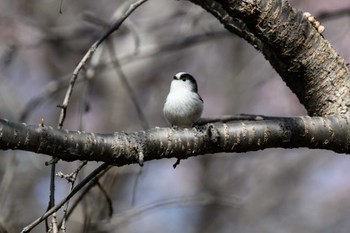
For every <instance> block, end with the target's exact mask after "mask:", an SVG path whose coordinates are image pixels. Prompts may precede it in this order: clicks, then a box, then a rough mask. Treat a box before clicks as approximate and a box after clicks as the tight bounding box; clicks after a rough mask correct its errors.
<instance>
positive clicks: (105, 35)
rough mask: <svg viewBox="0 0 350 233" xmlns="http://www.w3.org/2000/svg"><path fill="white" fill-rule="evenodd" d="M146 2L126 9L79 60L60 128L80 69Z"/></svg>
mask: <svg viewBox="0 0 350 233" xmlns="http://www.w3.org/2000/svg"><path fill="white" fill-rule="evenodd" d="M145 2H147V0H139V1H137V2H135V3H133V4H131V5H130V6H129V8H128V9H127V10H126V11H125V13H124V14H123V15H122V17H120V18H119V20H117V21H116V22H115V23H114V24H113V25H112V26H111V27H110V28H108V29H107V30H106V31H105V32H104V33H103V34H102V36H101V37H100V38H99V39H98V40H97V41H96V42H95V43H94V44H93V45H92V46H91V47H90V49H89V50H88V52H87V53H86V54H85V56H84V57H83V59H82V60H81V61H80V62H79V64H78V66H77V67H76V68H75V69H74V71H73V74H72V77H71V79H70V85H69V87H68V90H67V92H66V96H65V98H64V100H63V103H62V105H60V106H59V107H60V108H61V114H60V117H59V127H60V128H61V127H62V126H63V122H64V119H65V118H66V112H67V107H68V103H69V100H70V97H71V95H72V92H73V88H74V84H75V81H76V80H77V78H78V74H79V72H80V70H81V69H82V68H83V67H84V65H85V64H86V63H87V62H88V61H89V60H90V58H91V56H92V55H93V54H94V52H95V51H96V49H97V48H98V46H99V45H100V44H101V43H102V42H103V41H104V40H106V39H107V38H108V37H109V36H110V35H111V34H112V33H113V32H114V31H116V30H118V28H119V27H120V25H121V24H122V23H123V22H124V21H125V19H127V18H128V17H129V15H130V14H131V13H132V12H133V11H134V10H136V9H137V8H138V7H139V6H140V5H142V4H143V3H145Z"/></svg>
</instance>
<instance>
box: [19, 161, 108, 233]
mask: <svg viewBox="0 0 350 233" xmlns="http://www.w3.org/2000/svg"><path fill="white" fill-rule="evenodd" d="M108 166H109V164H107V163H103V164H102V165H100V166H99V167H98V168H96V169H95V170H94V171H92V172H91V173H90V174H89V175H88V176H87V177H86V178H85V179H83V180H82V181H81V182H80V183H79V184H78V185H77V186H75V188H73V190H72V192H70V193H69V194H68V195H67V196H66V197H65V198H63V199H62V200H61V201H60V202H59V203H58V204H57V205H55V206H54V207H52V208H51V209H50V210H48V211H46V213H45V214H43V215H42V216H41V217H40V218H38V219H36V220H34V221H33V222H32V223H31V224H29V225H28V226H26V227H25V228H23V230H22V231H21V233H25V232H30V231H31V230H32V229H33V228H34V227H35V226H37V225H38V224H39V223H41V222H42V221H44V219H46V218H47V217H49V216H50V215H51V214H53V213H54V212H56V211H57V210H58V209H60V208H61V207H62V206H63V205H64V204H65V203H66V202H67V201H69V200H70V199H71V198H72V197H73V196H74V195H75V194H76V193H77V192H78V191H79V190H80V189H82V188H83V187H84V186H85V185H86V184H87V183H89V182H90V181H91V180H92V179H93V178H94V177H96V176H97V175H98V174H99V173H101V172H102V171H103V170H105V169H107V168H108Z"/></svg>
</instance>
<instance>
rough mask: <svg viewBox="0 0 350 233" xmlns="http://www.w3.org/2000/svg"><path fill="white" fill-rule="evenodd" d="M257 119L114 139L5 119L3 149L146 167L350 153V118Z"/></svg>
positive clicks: (0, 145) (113, 136)
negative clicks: (220, 156)
mask: <svg viewBox="0 0 350 233" xmlns="http://www.w3.org/2000/svg"><path fill="white" fill-rule="evenodd" d="M257 119H258V120H257V121H251V120H250V121H241V122H231V123H217V124H207V125H204V126H197V127H194V128H185V129H174V128H158V127H157V128H153V129H149V130H147V131H139V132H134V133H124V132H121V133H119V132H115V133H113V134H95V133H86V132H81V131H68V130H60V129H54V128H53V127H47V126H27V125H26V124H19V123H13V122H9V121H7V120H0V149H2V150H8V149H17V150H26V151H32V152H35V153H43V154H47V155H50V156H54V157H57V158H60V159H63V160H66V161H73V160H88V161H104V162H107V163H109V164H113V165H116V166H123V165H127V164H132V163H140V160H144V161H148V160H154V159H163V158H179V159H185V158H188V157H191V156H196V155H203V154H208V153H219V152H247V151H256V150H262V149H266V148H299V147H307V148H313V149H327V150H332V151H335V152H339V153H350V133H349V132H350V131H349V127H350V126H349V122H350V116H347V115H342V116H328V117H295V118H277V117H276V118H271V117H270V118H268V119H266V120H259V118H257Z"/></svg>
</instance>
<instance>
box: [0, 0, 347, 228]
mask: <svg viewBox="0 0 350 233" xmlns="http://www.w3.org/2000/svg"><path fill="white" fill-rule="evenodd" d="M146 2H147V0H139V1H121V2H120V3H119V4H121V6H120V5H119V4H117V3H114V2H112V1H106V3H105V5H104V4H100V3H96V2H94V1H81V2H79V3H66V2H62V3H63V5H62V7H63V9H62V12H61V10H59V9H57V8H58V7H57V5H55V6H54V7H53V6H50V4H52V3H45V4H44V3H42V2H39V1H34V0H33V1H29V2H26V3H21V2H14V3H6V2H2V3H1V4H3V7H2V9H7V12H6V11H3V12H1V14H2V15H1V17H2V18H3V20H2V21H1V22H2V23H0V24H1V25H0V31H1V32H2V36H1V37H2V39H3V42H2V43H1V55H2V56H1V62H2V63H1V79H0V80H1V86H0V90H1V94H0V98H1V105H0V110H1V113H2V116H0V117H1V118H5V117H6V118H9V119H10V121H8V120H0V148H1V149H3V150H8V149H20V150H25V151H33V152H36V153H43V154H46V155H49V156H52V159H51V160H50V161H47V162H46V165H49V166H50V174H47V171H46V169H45V168H43V166H42V160H41V159H43V158H38V157H37V156H33V157H32V158H28V155H29V153H25V152H22V151H21V152H19V151H16V152H14V153H11V152H5V151H4V152H3V153H2V155H3V156H2V157H1V158H0V160H1V161H2V164H4V165H2V166H1V168H0V177H1V178H2V179H1V186H0V191H1V198H0V206H1V208H0V216H3V217H2V218H3V219H4V220H2V221H0V227H1V229H2V228H3V229H4V230H2V231H4V232H6V230H5V229H12V228H13V229H14V231H19V230H20V229H21V228H23V227H24V226H26V225H27V227H25V228H24V229H23V232H29V231H32V230H33V231H34V230H36V229H38V232H42V231H44V229H45V231H46V232H49V231H52V232H66V231H68V232H76V231H82V232H117V231H120V230H121V229H123V230H126V229H128V230H129V231H135V232H139V231H140V229H141V227H142V229H143V231H166V232H178V231H188V232H192V231H193V232H198V231H199V232H212V231H213V232H218V231H220V232H232V230H233V229H235V231H237V232H247V231H248V232H261V231H267V232H281V230H283V231H285V232H296V231H297V232H310V231H316V232H319V231H320V229H322V230H323V231H324V232H328V231H329V232H335V231H336V232H345V231H344V229H348V226H347V225H348V224H347V221H345V219H346V217H347V213H348V212H349V211H346V207H344V205H343V204H342V203H344V201H345V202H346V200H348V198H349V195H347V194H348V193H347V192H348V191H350V186H349V185H347V186H346V187H347V188H345V189H344V188H343V190H345V191H342V190H337V194H336V195H335V194H333V193H332V191H334V190H333V189H332V190H331V193H332V194H333V196H330V197H329V199H327V198H324V197H323V196H322V198H321V196H318V197H317V198H315V194H316V193H317V194H319V193H320V192H317V191H314V192H315V193H312V192H310V190H313V187H312V185H311V184H312V183H313V180H312V179H311V180H308V179H306V178H305V177H307V174H309V176H311V177H313V176H314V179H315V180H317V179H316V178H317V175H318V172H319V171H323V170H324V169H317V168H316V164H317V161H318V160H316V158H315V157H308V156H305V153H313V151H307V150H305V151H303V150H301V149H298V150H295V151H290V152H286V151H284V150H278V149H275V150H274V152H271V151H267V152H266V150H265V151H264V152H259V154H261V155H262V154H264V155H265V156H261V157H260V156H259V157H260V158H257V157H254V156H252V155H251V156H250V157H251V160H249V161H248V160H247V158H242V157H239V156H237V158H236V159H235V160H231V159H234V158H232V157H226V156H224V155H220V156H219V157H223V158H225V159H224V160H225V161H227V162H225V161H218V160H214V158H213V157H217V156H211V157H210V159H209V158H208V157H204V158H198V161H197V162H193V161H192V162H191V164H190V165H188V163H187V162H190V161H185V162H182V163H181V164H180V165H179V161H180V159H187V158H188V157H191V156H195V155H203V154H209V153H219V152H249V151H255V150H261V149H266V148H299V147H308V148H314V149H328V150H332V151H334V152H340V153H350V151H349V149H350V147H349V145H350V143H349V133H348V132H349V123H348V122H349V120H350V119H349V116H348V111H349V107H350V104H349V103H350V95H349V88H350V82H349V78H350V73H349V68H348V64H347V63H346V62H345V59H344V58H343V57H342V56H340V55H339V54H338V53H337V52H336V50H335V49H334V48H333V47H332V46H331V44H330V42H329V41H328V40H327V39H326V38H325V37H324V35H326V34H325V33H326V32H327V31H326V32H324V26H323V25H321V23H320V22H319V21H317V19H322V20H326V19H329V20H334V19H336V20H341V19H342V18H347V17H349V10H347V9H341V10H337V9H336V8H335V7H338V8H339V9H340V7H342V8H344V7H348V8H350V6H349V5H347V3H346V1H345V0H344V1H337V2H336V3H333V4H332V7H334V9H331V10H329V9H328V11H327V12H326V11H325V12H323V13H319V14H318V17H317V19H316V18H314V16H312V15H311V14H308V13H307V14H305V13H303V12H302V11H300V10H296V9H295V8H293V7H291V6H290V5H289V2H287V1H283V0H278V1H272V0H260V1H256V0H255V1H253V0H244V1H241V0H239V1H237V0H235V1H234V0H216V1H213V0H204V1H197V0H192V1H190V2H170V1H166V2H165V1H148V2H147V4H144V3H146ZM152 2H153V3H152ZM191 2H192V3H195V4H197V5H199V6H201V7H202V8H204V9H205V10H206V11H208V12H209V13H210V14H205V13H203V11H202V10H201V9H200V8H198V7H194V5H193V4H192V3H191ZM294 3H295V4H296V5H298V4H302V3H300V2H297V1H295V2H294ZM303 3H304V4H305V2H303ZM70 4H71V5H70ZM73 4H76V5H73ZM116 4H117V5H116ZM143 4H144V5H143ZM322 4H325V6H327V7H329V8H330V6H329V5H327V4H326V3H322V2H318V5H317V7H320V6H322ZM141 5H142V7H144V8H143V10H141V9H138V10H137V11H135V10H136V9H137V8H139V7H141ZM106 6H108V7H106ZM111 6H115V7H111ZM310 6H313V5H312V4H311V3H310ZM68 7H69V8H68ZM304 7H305V6H304ZM317 7H309V8H310V11H311V10H313V11H320V9H317ZM67 8H68V9H67ZM306 8H307V7H306ZM114 9H117V10H114ZM159 9H162V11H160V10H159ZM82 10H85V11H86V12H85V13H84V14H83V18H84V20H85V22H88V23H89V24H88V25H86V24H84V25H82V24H80V23H77V22H78V21H77V19H76V16H77V12H79V11H82ZM13 12H15V13H16V14H12V13H13ZM58 12H61V14H62V15H63V16H65V17H62V15H60V16H58ZM13 15H16V17H13ZM100 15H113V16H112V17H111V19H104V18H103V17H100ZM212 16H214V17H215V18H216V19H217V20H218V21H220V22H221V23H222V24H223V25H224V27H225V28H226V29H227V31H225V30H222V29H221V27H222V26H220V25H219V24H218V23H217V20H213V17H212ZM322 24H324V23H323V22H322ZM339 24H340V23H339V22H335V23H334V25H339ZM326 28H327V30H328V28H331V30H333V31H336V30H338V29H339V28H337V27H328V26H327V25H326ZM341 28H349V27H348V26H347V25H346V26H344V27H341ZM116 31H117V32H116ZM228 31H229V32H231V33H233V34H235V35H237V36H239V37H241V38H243V39H244V40H245V41H247V42H248V43H250V44H251V45H252V46H253V47H254V48H255V49H256V50H258V51H260V52H261V53H262V54H263V56H264V57H265V58H266V60H267V61H268V62H269V63H270V64H271V65H272V67H273V68H274V69H275V71H277V73H278V74H279V76H280V77H281V79H282V80H283V81H284V82H285V83H286V84H287V86H288V87H289V89H290V90H291V91H292V92H293V93H294V94H295V96H296V97H297V99H296V98H295V96H293V95H292V94H291V93H292V92H288V89H287V88H285V87H283V83H282V82H280V83H279V84H277V86H278V88H275V85H276V84H275V82H276V79H269V78H267V77H269V76H273V75H274V74H271V73H270V71H267V72H265V71H264V70H265V69H266V68H264V66H263V65H261V64H262V63H261V62H262V61H263V59H261V58H262V57H261V56H258V58H257V59H251V56H252V55H249V54H250V53H252V54H253V53H254V52H253V51H249V48H248V47H244V46H245V45H244V44H242V41H240V40H238V38H237V37H234V36H232V35H233V34H231V33H228ZM114 32H116V33H114ZM348 37H349V33H348V32H347V31H345V32H344V34H342V35H341V38H348ZM218 41H221V42H218ZM344 41H346V39H344ZM333 42H334V41H333ZM334 44H335V46H336V45H337V46H339V45H338V44H337V43H334ZM90 45H92V46H91V47H90ZM212 46H215V48H216V49H212V48H211V47H212ZM88 47H90V49H88ZM340 47H341V46H340ZM344 47H345V48H346V49H348V46H347V44H346V43H345V44H344ZM218 48H220V49H218ZM217 49H218V50H219V51H218V52H214V51H216V50H217ZM86 51H87V52H86ZM247 51H248V52H247ZM342 52H343V54H342V55H343V56H344V57H347V56H349V54H350V53H349V51H348V50H346V51H345V50H344V51H342ZM172 53H175V55H171V54H172ZM84 54H85V55H84ZM33 57H34V58H35V59H33ZM79 59H81V61H80V62H79V63H78V64H77V61H78V60H79ZM74 64H77V65H76V66H75V65H74ZM74 66H75V68H74ZM242 67H245V68H244V69H243V68H242ZM184 68H186V70H189V72H190V73H193V74H194V75H195V76H196V77H208V78H207V79H206V80H203V79H201V78H197V80H198V81H199V85H200V92H201V95H202V96H203V98H204V101H205V112H204V114H205V115H206V116H208V117H205V118H203V119H202V120H201V122H199V125H197V126H196V127H194V128H192V129H174V128H159V127H154V126H155V125H159V124H163V125H165V124H164V120H163V118H162V114H161V112H162V111H161V108H162V104H163V101H162V100H164V99H165V96H166V93H167V91H168V85H169V82H170V81H169V78H167V79H166V80H164V79H162V77H171V75H173V74H174V73H175V72H177V71H179V69H181V70H182V69H184ZM72 70H73V73H72V75H66V73H71V71H72ZM263 71H264V72H263ZM60 76H62V77H61V78H58V77H60ZM23 77H25V78H23ZM116 77H117V78H116ZM209 77H213V78H209ZM232 77H235V78H234V79H232ZM243 78H244V79H245V80H246V81H245V82H242V79H243ZM259 79H260V80H259ZM201 83H203V84H202V85H204V86H205V87H204V88H201ZM281 84H282V85H281ZM44 86H46V87H44ZM244 86H247V87H249V88H244ZM264 86H265V87H266V88H267V89H264ZM272 88H273V89H274V91H273V92H275V93H276V95H275V96H274V97H272V98H271V99H272V100H273V102H272V106H273V107H265V105H264V104H266V102H265V103H263V102H261V97H262V96H263V97H265V99H269V95H270V94H271V90H270V89H272ZM65 90H66V92H65V94H64V91H65ZM259 93H262V94H260V95H259ZM282 93H283V94H282ZM286 93H287V94H286ZM62 98H63V102H62V104H57V103H58V100H59V99H62ZM277 98H278V99H277ZM262 99H264V98H262ZM276 99H277V100H276ZM298 100H299V102H300V103H301V104H302V105H303V106H304V107H305V109H306V111H307V114H308V115H309V116H303V117H291V116H292V115H306V113H305V110H304V109H302V108H301V107H299V105H298ZM284 101H285V103H284ZM277 102H278V103H277ZM55 106H57V107H58V108H57V109H55ZM249 106H250V107H249ZM261 106H263V107H261ZM300 106H301V105H300ZM48 108H49V109H48ZM250 109H252V111H249V110H250ZM57 110H59V112H57ZM240 111H246V112H250V113H251V114H259V115H245V114H243V115H232V112H234V113H237V112H240ZM74 112H76V113H77V114H74ZM228 113H229V116H227V115H228ZM276 113H277V114H279V115H284V116H285V117H272V116H263V115H260V114H265V115H275V114H276ZM57 114H59V119H58V123H57V122H55V120H54V119H55V116H57ZM213 115H215V116H220V115H225V116H223V117H216V118H213V117H212V116H213ZM286 116H288V117H286ZM16 122H27V124H21V123H16ZM136 122H140V125H141V128H142V131H140V128H139V126H138V125H137V124H136ZM160 122H162V123H160ZM49 125H57V128H54V127H50V126H49ZM63 126H65V128H69V129H70V130H72V131H68V130H63V129H62V128H63ZM73 130H80V131H73ZM82 130H84V131H88V132H97V131H98V132H101V133H85V132H82ZM123 130H125V131H127V133H125V132H123ZM133 131H134V133H132V132H133ZM112 132H115V133H112ZM315 151H316V152H315V153H316V154H317V153H320V152H318V151H317V150H315ZM302 153H304V155H303V154H302ZM19 154H21V155H22V154H23V155H26V156H18V155H19ZM248 154H249V153H248ZM248 154H247V155H248ZM274 154H276V156H274ZM281 154H290V156H288V155H287V156H285V158H281V157H283V156H280V155H281ZM296 154H298V155H301V156H296V157H297V158H296V157H295V155H296ZM325 156H327V155H325ZM317 157H318V156H317ZM162 158H176V159H177V162H176V163H175V164H174V167H176V169H175V172H176V173H177V174H176V175H177V176H178V177H176V176H175V177H171V178H170V173H172V172H170V171H169V169H170V167H169V166H166V163H163V164H159V163H157V162H155V161H153V162H152V163H151V165H148V163H146V164H145V166H144V168H143V169H141V170H138V167H137V166H135V167H131V166H126V167H123V168H121V166H124V165H127V164H132V163H135V164H139V165H141V166H143V165H144V161H150V160H156V159H162ZM324 158H326V157H324ZM61 160H65V161H70V163H65V162H62V161H61ZM72 161H81V162H80V163H79V164H76V163H75V162H72ZM88 161H98V162H103V163H102V164H101V165H99V166H98V167H97V168H95V169H93V168H92V167H94V165H93V164H92V163H91V162H88ZM229 161H230V162H229ZM349 162H350V161H349V160H347V161H340V162H339V164H338V166H339V165H340V164H346V163H349ZM319 163H322V160H321V162H319ZM155 164H157V165H155ZM327 164H330V163H327ZM168 165H169V164H168ZM177 165H179V166H177ZM230 165H231V167H230ZM349 165H350V163H349ZM186 166H188V167H186ZM116 167H118V168H116ZM152 167H153V169H150V168H152ZM320 167H322V166H321V165H320ZM154 168H156V169H154ZM160 168H161V172H160V174H158V172H159V169H160ZM181 169H185V170H181ZM58 170H59V171H58ZM337 170H338V169H337ZM345 170H348V169H345ZM85 173H88V175H85V176H84V174H85ZM151 173H152V175H151ZM133 174H136V176H135V177H134V176H132V175H133ZM153 175H156V176H154V177H153ZM145 176H147V177H148V176H149V177H148V178H147V179H146V178H145ZM171 176H174V174H171ZM57 177H59V178H62V179H57ZM160 177H161V179H160ZM214 177H215V178H216V179H213V178H214ZM217 177H220V179H219V178H217ZM253 177H254V178H253ZM262 177H265V179H264V180H261V178H262ZM170 179H171V181H172V182H169V180H170ZM62 181H67V184H68V186H67V185H66V183H65V182H62ZM337 181H338V182H335V181H334V180H333V179H331V180H328V182H327V181H324V182H325V183H327V184H329V185H333V186H330V187H335V185H339V186H340V184H343V183H341V179H339V180H337ZM47 183H49V185H46V184H47ZM44 186H45V187H44ZM47 186H49V187H50V188H49V191H47V190H48V189H47V188H46V187H47ZM343 187H344V186H343ZM156 190H157V191H156ZM179 190H181V191H179ZM272 190H275V192H272ZM59 191H60V192H61V193H59ZM67 192H68V194H65V193H67ZM179 196H180V197H179ZM162 197H166V199H165V200H164V198H162ZM56 198H59V199H60V201H58V202H57V201H56V200H55V199H56ZM310 199H311V200H313V202H312V203H313V204H314V205H310ZM43 200H44V201H43ZM46 203H48V206H45V204H46ZM347 203H349V202H347ZM308 204H309V205H310V206H308ZM38 206H40V208H38ZM164 206H175V207H174V208H173V209H171V210H169V211H166V212H165V213H163V214H161V213H160V214H159V215H155V216H153V215H152V214H151V213H149V212H150V210H153V211H154V210H157V209H161V208H160V207H164ZM346 206H347V205H346ZM45 207H46V208H47V211H44V208H45ZM179 207H181V210H179V209H178V208H179ZM185 207H190V208H185ZM58 210H63V211H62V212H58ZM316 210H317V211H316ZM320 210H322V211H320ZM339 210H343V211H339ZM42 212H44V215H43V216H40V215H41V213H42ZM334 212H337V213H338V214H334ZM39 216H40V217H39ZM139 216H143V217H142V218H141V220H140V217H139ZM174 216H176V218H175V219H176V220H174ZM305 216H307V217H308V219H305ZM330 216H332V218H331V219H330ZM33 217H34V218H35V217H38V218H37V219H36V220H35V221H34V222H32V223H31V224H30V225H28V222H30V221H32V218H33ZM48 217H50V219H49V218H48ZM325 219H327V221H324V220H325ZM136 220H137V221H136ZM42 221H46V224H41V225H39V226H41V227H42V228H41V229H40V227H39V226H38V227H37V228H34V227H36V226H37V225H38V224H39V223H41V222H42ZM134 221H136V222H138V223H135V224H134V223H133V224H130V223H131V222H134ZM169 221H172V222H173V223H172V224H165V223H166V222H169ZM335 226H336V227H335ZM33 228H34V229H33ZM335 228H336V230H334V229H335ZM185 229H186V230H185ZM9 231H11V230H9Z"/></svg>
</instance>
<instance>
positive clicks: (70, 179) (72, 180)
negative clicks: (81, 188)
mask: <svg viewBox="0 0 350 233" xmlns="http://www.w3.org/2000/svg"><path fill="white" fill-rule="evenodd" d="M87 162H88V161H84V162H82V163H81V164H80V166H79V167H78V168H77V169H76V170H75V171H74V172H73V173H71V174H69V175H68V176H64V177H63V178H65V179H66V180H67V181H68V182H70V183H71V186H70V189H69V192H72V190H73V188H74V184H75V181H76V179H77V176H78V173H79V172H80V171H81V169H82V168H83V167H84V166H85V165H86V164H87ZM68 206H69V200H68V201H67V202H66V205H65V207H64V209H63V218H62V219H63V220H62V225H61V226H59V228H60V229H61V231H62V232H66V221H67V210H68Z"/></svg>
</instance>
